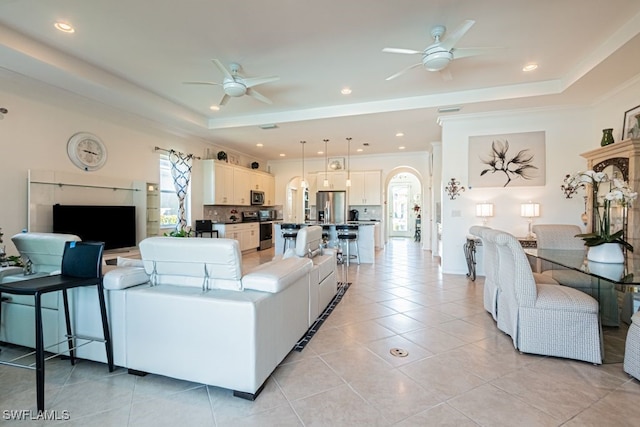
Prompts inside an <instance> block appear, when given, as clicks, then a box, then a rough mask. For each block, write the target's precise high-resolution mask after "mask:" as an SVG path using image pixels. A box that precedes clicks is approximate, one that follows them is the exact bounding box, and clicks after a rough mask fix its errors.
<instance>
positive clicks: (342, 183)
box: [316, 172, 347, 191]
mask: <svg viewBox="0 0 640 427" xmlns="http://www.w3.org/2000/svg"><path fill="white" fill-rule="evenodd" d="M324 177H325V173H324V172H318V174H317V175H316V191H344V190H346V189H347V173H346V172H327V173H326V177H327V180H328V181H329V186H328V187H325V186H324Z"/></svg>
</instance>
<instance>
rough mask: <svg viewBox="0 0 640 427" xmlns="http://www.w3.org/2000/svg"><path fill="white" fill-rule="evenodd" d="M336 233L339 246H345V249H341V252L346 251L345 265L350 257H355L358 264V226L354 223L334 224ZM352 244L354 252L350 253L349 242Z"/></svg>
mask: <svg viewBox="0 0 640 427" xmlns="http://www.w3.org/2000/svg"><path fill="white" fill-rule="evenodd" d="M336 233H337V234H338V244H339V245H340V247H342V246H343V245H345V246H346V251H344V250H343V253H346V256H347V266H348V265H349V262H350V260H351V258H352V257H353V258H356V260H357V261H358V265H359V264H360V249H359V248H358V226H357V225H354V224H340V225H336ZM352 243H353V244H354V245H355V247H356V254H355V255H351V254H350V247H351V244H352Z"/></svg>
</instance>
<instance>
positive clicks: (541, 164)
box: [468, 131, 546, 189]
mask: <svg viewBox="0 0 640 427" xmlns="http://www.w3.org/2000/svg"><path fill="white" fill-rule="evenodd" d="M545 139H546V133H545V131H533V132H521V133H510V134H499V135H481V136H470V137H469V151H468V152H469V159H468V161H469V163H468V168H469V186H468V187H469V189H471V188H474V187H509V188H511V187H532V186H543V185H545V177H546V150H545ZM501 156H502V159H501Z"/></svg>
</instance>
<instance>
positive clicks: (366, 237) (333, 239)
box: [273, 221, 380, 264]
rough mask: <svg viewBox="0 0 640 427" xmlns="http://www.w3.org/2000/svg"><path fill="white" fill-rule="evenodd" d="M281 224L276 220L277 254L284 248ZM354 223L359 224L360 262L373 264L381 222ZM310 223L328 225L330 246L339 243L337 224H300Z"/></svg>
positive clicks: (275, 242)
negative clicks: (377, 229) (377, 233)
mask: <svg viewBox="0 0 640 427" xmlns="http://www.w3.org/2000/svg"><path fill="white" fill-rule="evenodd" d="M281 224H282V222H275V223H274V224H273V237H274V245H275V248H274V249H275V254H276V255H281V254H282V252H283V249H284V239H283V238H282V230H281V228H280V225H281ZM349 224H351V223H349ZM354 224H357V225H358V249H359V252H360V263H362V264H373V262H374V260H375V250H376V241H375V231H376V226H377V227H378V228H379V226H380V223H379V222H375V221H359V222H357V223H355V222H354ZM309 225H319V226H328V227H329V241H328V246H329V247H330V248H331V247H335V246H336V245H337V242H338V234H337V232H336V224H323V223H318V222H306V223H304V224H300V226H301V227H307V226H309ZM353 251H354V249H353V247H352V251H351V254H352V255H353ZM352 262H354V263H355V262H356V261H355V260H353V261H352Z"/></svg>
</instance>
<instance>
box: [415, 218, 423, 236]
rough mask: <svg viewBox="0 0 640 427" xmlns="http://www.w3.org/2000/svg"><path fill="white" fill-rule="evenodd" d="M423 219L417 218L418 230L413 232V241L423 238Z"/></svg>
mask: <svg viewBox="0 0 640 427" xmlns="http://www.w3.org/2000/svg"><path fill="white" fill-rule="evenodd" d="M421 234H422V221H421V219H420V218H417V219H416V231H415V233H414V234H413V241H414V242H419V241H420V240H421V239H422V236H421Z"/></svg>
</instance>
